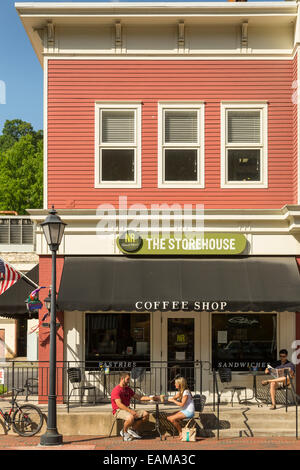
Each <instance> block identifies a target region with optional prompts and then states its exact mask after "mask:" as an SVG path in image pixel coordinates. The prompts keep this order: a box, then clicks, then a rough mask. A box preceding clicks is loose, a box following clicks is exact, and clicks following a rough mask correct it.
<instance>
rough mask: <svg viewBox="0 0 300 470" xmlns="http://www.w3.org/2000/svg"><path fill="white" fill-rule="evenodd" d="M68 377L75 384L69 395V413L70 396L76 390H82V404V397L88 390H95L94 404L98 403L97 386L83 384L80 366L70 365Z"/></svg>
mask: <svg viewBox="0 0 300 470" xmlns="http://www.w3.org/2000/svg"><path fill="white" fill-rule="evenodd" d="M67 374H68V379H69V381H70V382H71V384H72V385H73V388H72V390H71V392H70V393H69V395H68V413H69V408H70V406H69V405H70V398H71V395H72V393H73V392H74V391H75V390H79V392H80V405H82V397H83V395H84V392H85V391H86V390H94V405H96V387H95V386H94V385H84V384H82V377H81V370H80V368H79V367H70V368H69V369H67Z"/></svg>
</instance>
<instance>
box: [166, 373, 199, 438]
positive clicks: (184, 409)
mask: <svg viewBox="0 0 300 470" xmlns="http://www.w3.org/2000/svg"><path fill="white" fill-rule="evenodd" d="M175 387H176V389H177V390H179V392H178V393H177V394H176V395H175V397H173V398H169V399H168V401H170V402H172V403H175V405H178V406H180V407H181V411H178V412H177V413H174V414H172V415H170V416H168V418H167V419H168V421H170V422H171V423H172V424H173V425H174V426H175V428H176V429H177V431H178V433H179V439H181V437H182V435H181V429H182V427H181V424H180V421H181V420H182V419H184V418H193V416H194V414H195V405H194V400H193V397H192V395H191V392H190V391H189V389H188V386H187V383H186V380H185V378H184V377H178V379H176V380H175Z"/></svg>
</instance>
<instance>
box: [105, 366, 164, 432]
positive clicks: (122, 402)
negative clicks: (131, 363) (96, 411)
mask: <svg viewBox="0 0 300 470" xmlns="http://www.w3.org/2000/svg"><path fill="white" fill-rule="evenodd" d="M129 383H130V374H129V372H121V374H120V383H119V385H117V386H116V387H115V388H114V389H113V390H112V392H111V396H110V397H111V405H112V410H113V411H112V412H113V415H114V416H115V415H116V413H117V417H118V418H120V419H124V427H123V429H122V431H121V432H120V434H121V436H122V437H123V439H124V441H131V440H132V439H133V438H136V439H141V436H140V434H138V433H137V430H138V428H139V427H140V426H141V424H142V423H144V422H146V421H148V420H149V413H148V412H147V411H145V410H134V409H132V408H130V400H131V399H132V398H135V399H136V400H139V401H151V400H159V397H156V396H155V397H147V396H141V395H138V394H136V393H135V392H134V391H133V390H132V389H131V388H130V387H129V386H128V385H129Z"/></svg>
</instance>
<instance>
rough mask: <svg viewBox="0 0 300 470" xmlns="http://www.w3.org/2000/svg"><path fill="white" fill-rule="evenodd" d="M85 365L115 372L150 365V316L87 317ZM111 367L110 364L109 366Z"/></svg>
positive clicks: (113, 315) (96, 315) (109, 315)
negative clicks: (92, 363)
mask: <svg viewBox="0 0 300 470" xmlns="http://www.w3.org/2000/svg"><path fill="white" fill-rule="evenodd" d="M85 344H86V348H85V358H86V362H97V363H103V365H105V364H106V365H108V367H111V368H116V369H120V368H121V369H122V368H124V369H126V368H128V367H129V368H130V367H132V363H133V362H136V363H137V365H138V363H139V364H140V361H142V362H144V361H146V362H148V361H150V315H149V314H145V315H140V314H137V315H135V314H115V313H109V314H107V315H106V314H89V313H88V314H86V328H85ZM108 363H110V364H108Z"/></svg>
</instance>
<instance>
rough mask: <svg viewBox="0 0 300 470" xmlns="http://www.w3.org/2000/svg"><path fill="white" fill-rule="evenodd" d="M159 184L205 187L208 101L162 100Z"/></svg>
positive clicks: (177, 186) (173, 186) (160, 110)
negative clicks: (206, 112) (205, 127)
mask: <svg viewBox="0 0 300 470" xmlns="http://www.w3.org/2000/svg"><path fill="white" fill-rule="evenodd" d="M158 112H159V113H158V115H159V119H158V128H159V148H158V157H159V158H158V186H159V187H171V188H192V187H195V186H196V187H204V104H203V103H193V104H191V103H159V109H158Z"/></svg>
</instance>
